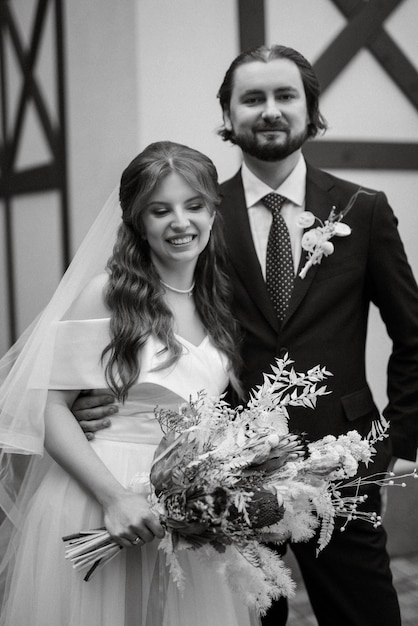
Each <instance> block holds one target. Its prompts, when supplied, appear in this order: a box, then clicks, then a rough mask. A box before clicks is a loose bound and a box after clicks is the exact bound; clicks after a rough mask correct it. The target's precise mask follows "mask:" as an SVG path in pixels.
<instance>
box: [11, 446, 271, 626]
mask: <svg viewBox="0 0 418 626" xmlns="http://www.w3.org/2000/svg"><path fill="white" fill-rule="evenodd" d="M92 445H93V447H94V448H95V450H96V452H97V454H98V455H99V456H100V457H101V458H102V459H103V460H104V462H105V463H106V465H107V466H108V467H109V468H110V470H111V471H112V473H113V474H114V475H115V476H116V477H117V478H118V480H119V481H120V482H121V483H122V484H124V485H128V484H129V483H130V482H131V480H132V478H133V477H134V476H136V477H141V476H146V475H147V474H148V472H149V468H150V464H151V460H152V457H153V454H154V450H155V446H154V445H147V444H144V443H130V442H115V441H107V440H100V439H99V438H98V439H97V440H95V441H94V442H93V444H92ZM102 526H103V517H102V511H101V507H100V506H99V505H98V504H97V503H96V502H95V501H94V500H93V499H92V498H91V497H90V496H89V494H88V493H86V492H85V491H84V490H83V489H82V488H81V487H80V486H79V485H78V483H77V482H76V481H74V480H73V479H72V478H71V477H70V476H69V475H68V474H67V473H66V472H65V471H64V470H62V469H61V468H60V467H59V466H58V465H57V464H56V463H54V462H51V463H50V467H49V469H48V471H47V473H46V475H45V477H44V478H43V480H42V483H41V484H40V486H39V488H38V489H37V491H36V493H35V495H34V496H33V498H32V500H31V503H30V505H29V507H28V511H27V515H26V516H25V522H24V525H23V528H22V532H21V533H19V535H17V536H15V538H14V540H15V541H16V542H17V551H16V556H15V557H14V559H13V562H12V567H11V568H10V570H11V571H10V573H9V579H8V583H7V590H6V600H5V604H4V606H3V610H2V614H1V619H0V624H1V626H28V625H29V624H30V625H31V626H198V625H199V626H221V625H222V626H257V625H258V624H259V619H258V618H257V616H256V615H255V613H254V612H252V611H250V610H248V609H247V608H246V607H245V606H244V604H243V602H242V600H241V599H240V598H238V597H237V596H234V594H233V593H232V592H231V591H230V589H229V587H228V586H227V585H226V584H225V582H224V581H223V580H222V579H221V578H220V577H219V575H217V572H216V569H215V564H214V563H211V561H210V559H205V560H204V561H202V560H201V559H200V558H199V554H198V552H195V551H190V550H185V551H183V552H182V553H181V558H180V561H181V565H182V568H183V571H184V574H185V578H186V581H185V589H184V592H181V591H180V590H179V589H178V587H177V585H176V583H175V582H174V581H173V580H172V579H171V577H170V575H169V573H168V570H167V567H166V562H165V555H164V553H163V552H162V551H161V550H158V543H157V541H154V542H152V543H147V544H145V545H144V546H143V547H132V548H131V549H123V550H121V551H120V553H119V554H118V555H117V556H116V557H115V558H114V559H113V560H112V561H111V562H109V563H108V564H107V565H106V566H105V567H104V568H103V569H101V570H100V571H98V572H97V573H96V574H95V575H94V576H93V577H92V578H91V579H90V580H89V581H88V582H85V581H84V580H83V573H82V572H79V571H75V570H74V569H73V568H72V566H71V563H70V562H69V561H68V560H66V559H65V544H64V543H63V541H62V537H63V536H65V535H68V534H72V533H75V532H78V531H79V530H87V529H91V528H99V527H102ZM224 558H228V551H227V552H226V553H225V555H224ZM218 559H219V557H218Z"/></svg>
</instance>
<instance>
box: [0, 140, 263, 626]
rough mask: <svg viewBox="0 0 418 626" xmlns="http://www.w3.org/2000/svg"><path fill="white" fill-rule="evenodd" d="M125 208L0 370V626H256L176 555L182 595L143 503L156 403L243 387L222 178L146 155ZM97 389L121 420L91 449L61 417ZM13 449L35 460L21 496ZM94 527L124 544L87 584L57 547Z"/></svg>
mask: <svg viewBox="0 0 418 626" xmlns="http://www.w3.org/2000/svg"><path fill="white" fill-rule="evenodd" d="M119 199H120V208H121V209H122V221H121V222H120V216H119V215H117V217H115V212H116V211H117V209H116V208H115V206H114V205H115V203H112V202H110V203H109V204H108V205H107V206H106V207H105V209H104V211H103V213H102V215H101V216H99V218H98V221H97V223H96V225H95V226H93V229H92V231H91V232H90V233H89V235H88V236H87V240H86V242H85V243H84V244H83V246H82V248H81V249H80V251H79V253H78V255H76V257H75V259H74V261H73V263H72V265H71V267H70V269H69V271H68V272H67V274H66V276H65V277H64V279H63V281H62V284H61V285H60V287H59V288H58V290H57V292H56V294H55V296H54V298H53V299H52V300H51V303H50V304H49V305H48V307H47V308H46V310H45V311H44V313H43V314H42V316H41V317H40V319H39V320H38V321H37V322H36V323H35V324H34V327H33V328H32V329H30V330H29V331H28V332H27V333H26V335H25V336H24V337H23V338H22V340H21V341H20V343H19V344H18V346H17V347H16V348H15V349H12V351H11V353H10V354H9V355H7V356H6V358H5V359H4V360H3V364H0V366H1V365H3V366H4V368H9V369H10V367H9V366H10V364H11V363H12V364H14V366H13V368H12V369H11V371H10V373H9V375H8V377H6V379H5V382H4V383H3V385H2V387H1V389H0V402H1V405H0V408H1V410H2V413H1V418H0V443H1V445H2V447H3V453H2V479H3V480H2V489H1V492H0V502H1V503H2V505H3V507H4V509H5V511H6V513H7V515H8V519H7V521H6V522H5V523H4V524H3V528H2V533H3V535H4V536H9V535H10V532H11V539H10V541H9V547H8V550H7V552H6V555H5V557H4V559H3V563H2V568H1V569H2V572H3V574H4V575H5V579H6V582H5V585H6V587H5V595H4V603H3V607H2V611H1V618H0V624H1V625H2V626H5V625H8V626H10V625H11V624H13V626H26V625H27V624H31V625H32V626H45V625H46V624H51V625H52V624H54V625H56V626H59V625H62V626H64V625H65V626H115V625H116V624H117V625H118V626H134V625H135V626H196V624H199V625H200V626H215V625H216V626H218V625H220V624H225V625H226V624H227V625H228V626H254V625H256V624H258V623H259V621H258V618H257V617H256V616H255V615H254V614H253V613H252V612H251V611H250V610H249V609H247V608H246V607H244V606H243V605H242V603H241V602H240V601H239V600H238V599H237V598H236V597H234V595H233V594H232V592H231V591H230V590H229V589H228V588H227V587H226V586H225V585H224V584H222V582H221V579H220V577H219V576H217V574H216V571H215V566H214V564H213V563H211V561H210V560H208V559H206V560H205V561H201V560H200V559H199V554H198V552H196V551H190V550H185V551H183V552H182V553H181V555H180V558H181V564H182V567H183V570H184V572H185V573H186V588H185V591H184V592H183V593H181V592H180V591H179V590H178V589H177V586H176V584H175V582H174V581H173V580H172V579H171V578H170V576H169V574H168V569H167V567H166V563H165V558H164V555H163V554H162V553H161V552H160V551H159V550H158V543H159V540H160V539H161V538H162V537H163V536H164V529H163V528H162V526H161V524H160V522H159V520H158V518H157V517H156V516H155V515H154V514H153V512H152V511H151V510H150V508H149V505H148V501H147V495H148V494H149V490H150V485H149V470H150V465H151V462H152V458H153V454H154V451H155V449H156V446H157V445H158V443H159V441H160V439H161V437H162V432H161V430H160V427H159V425H158V422H157V420H156V419H155V417H154V407H155V406H156V405H158V406H159V407H160V408H164V407H167V408H175V409H177V408H178V406H179V405H180V404H181V403H182V402H184V401H185V400H189V398H190V396H192V397H195V396H196V394H197V393H198V392H199V391H200V390H202V389H205V390H206V391H207V393H208V394H209V395H219V394H220V393H222V392H223V391H224V389H225V388H226V386H227V384H228V382H231V384H232V385H233V386H234V387H235V388H236V389H238V390H239V383H238V379H237V371H238V367H239V363H238V361H237V356H236V350H235V346H236V329H235V324H234V321H233V320H232V317H231V315H230V313H229V309H228V298H229V289H228V285H227V282H226V278H225V274H224V271H223V269H222V268H223V262H224V261H223V256H222V240H221V227H220V225H219V224H218V220H219V218H218V217H216V211H215V209H216V205H217V203H218V202H219V197H218V183H217V174H216V170H215V167H214V165H213V164H212V162H211V161H210V160H209V159H208V158H207V157H205V156H204V155H202V154H201V153H199V152H197V151H195V150H192V149H190V148H187V147H185V146H182V145H179V144H174V143H170V142H159V143H155V144H151V145H150V146H148V147H147V148H146V149H145V150H144V151H143V152H142V153H141V154H139V155H138V156H137V157H136V158H135V159H134V160H133V161H132V162H131V163H130V164H129V166H128V167H127V168H126V169H125V171H124V172H123V175H122V178H121V184H120V192H119ZM116 205H117V206H119V203H116ZM115 223H118V228H117V235H116V241H115V243H114V247H113V254H112V255H111V256H110V259H109V261H108V263H107V271H104V263H103V262H102V261H103V259H104V258H105V256H106V253H107V255H109V253H110V249H109V247H108V242H110V241H112V239H114V233H115ZM22 344H23V345H22ZM16 354H17V355H18V356H16ZM103 386H107V387H108V388H109V389H110V390H111V391H112V392H113V393H114V394H116V396H117V398H118V402H119V411H118V414H117V415H115V416H114V417H112V418H111V419H110V427H109V428H107V429H105V430H101V431H100V432H99V433H97V435H96V437H95V439H94V440H93V441H91V442H89V441H87V439H86V437H85V436H84V434H83V432H82V430H81V429H80V427H79V425H78V424H77V422H76V421H75V420H74V419H73V416H72V414H71V412H70V407H71V405H72V403H73V401H74V399H75V398H76V396H77V395H78V394H79V392H80V390H81V389H94V388H100V387H103ZM15 453H20V454H26V455H29V458H30V459H31V460H30V462H29V464H28V469H27V471H26V474H25V477H24V479H23V481H21V485H20V489H19V491H18V493H16V492H17V489H16V488H15V483H16V479H15V475H14V473H13V471H12V470H13V467H14V465H15V464H14V457H15ZM103 526H105V527H106V528H107V530H108V531H109V533H110V534H111V535H112V537H113V538H114V540H115V541H116V542H117V543H119V544H120V546H121V547H123V548H125V549H124V550H121V551H120V552H119V553H118V555H117V556H116V557H115V558H114V559H113V560H112V562H111V563H109V564H108V565H106V567H104V568H103V569H101V570H100V571H98V572H97V573H96V574H95V576H94V577H93V578H92V579H91V580H89V581H88V582H84V581H83V575H82V574H80V572H78V571H75V570H73V569H72V567H71V564H70V562H69V561H67V560H66V559H65V558H64V550H65V546H64V544H63V542H62V537H63V536H65V535H69V534H72V533H74V532H78V531H80V530H87V529H91V528H100V527H103ZM8 533H9V535H8ZM225 558H228V550H227V551H226V553H225Z"/></svg>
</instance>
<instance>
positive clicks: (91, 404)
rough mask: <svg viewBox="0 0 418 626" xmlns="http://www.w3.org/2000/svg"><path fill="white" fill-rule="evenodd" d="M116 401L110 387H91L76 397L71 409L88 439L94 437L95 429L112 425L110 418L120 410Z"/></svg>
mask: <svg viewBox="0 0 418 626" xmlns="http://www.w3.org/2000/svg"><path fill="white" fill-rule="evenodd" d="M115 401H116V400H115V398H114V396H113V395H112V394H111V392H110V391H109V390H108V389H89V390H88V391H82V392H81V393H80V395H79V396H78V397H77V398H76V400H75V401H74V404H73V406H72V408H71V411H72V413H73V415H74V417H75V418H76V419H77V421H78V423H79V424H80V426H81V428H82V429H83V431H84V433H85V435H86V437H87V439H93V438H94V433H95V431H97V430H101V429H103V428H108V427H109V426H110V420H109V419H108V418H109V417H110V416H111V415H114V414H115V413H117V412H118V407H117V406H116V404H115Z"/></svg>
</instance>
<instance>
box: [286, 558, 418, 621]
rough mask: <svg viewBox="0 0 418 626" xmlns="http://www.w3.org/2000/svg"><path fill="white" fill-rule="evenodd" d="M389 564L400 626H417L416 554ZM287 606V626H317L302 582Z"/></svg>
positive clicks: (417, 587)
mask: <svg viewBox="0 0 418 626" xmlns="http://www.w3.org/2000/svg"><path fill="white" fill-rule="evenodd" d="M391 563H392V573H393V579H394V584H395V587H396V590H397V592H398V595H399V602H400V605H401V615H402V626H417V624H418V552H417V553H414V554H413V555H408V557H405V556H402V557H392V560H391ZM289 606H290V611H289V619H288V622H287V626H318V622H317V621H316V619H315V618H314V617H313V616H312V613H311V608H310V604H309V600H308V597H307V594H306V591H305V589H304V587H303V583H302V581H298V591H297V592H296V596H295V597H294V598H293V599H292V600H291V602H290V603H289ZM359 626H361V625H359Z"/></svg>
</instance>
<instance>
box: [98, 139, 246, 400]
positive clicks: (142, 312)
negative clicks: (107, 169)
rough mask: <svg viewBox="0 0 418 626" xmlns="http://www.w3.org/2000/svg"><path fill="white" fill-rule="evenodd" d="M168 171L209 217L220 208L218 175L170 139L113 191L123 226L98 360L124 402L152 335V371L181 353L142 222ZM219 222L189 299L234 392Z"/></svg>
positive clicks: (149, 151)
mask: <svg viewBox="0 0 418 626" xmlns="http://www.w3.org/2000/svg"><path fill="white" fill-rule="evenodd" d="M173 172H174V173H176V174H179V175H180V176H182V177H183V178H184V180H185V181H186V182H187V183H188V184H189V185H190V187H192V188H193V189H194V190H196V191H197V193H198V194H199V195H200V196H201V197H202V198H203V199H204V201H205V203H206V206H207V209H208V211H209V213H210V214H211V215H213V214H214V213H215V210H216V206H217V205H218V204H219V202H220V196H219V185H218V176H217V171H216V168H215V166H214V164H213V163H212V161H211V160H210V159H209V158H208V157H206V156H205V155H204V154H202V153H200V152H198V151H197V150H193V149H192V148H188V147H187V146H183V145H181V144H177V143H172V142H169V141H162V142H156V143H153V144H150V145H149V146H148V147H147V148H146V149H145V150H144V151H143V152H141V153H140V154H139V155H138V156H137V157H136V158H135V159H133V161H132V162H131V163H130V164H129V165H128V167H127V168H126V169H125V171H124V172H123V174H122V178H121V183H120V191H119V199H120V205H121V208H122V224H121V225H120V227H119V230H118V233H117V239H116V244H115V246H114V249H113V255H112V256H111V258H110V259H109V262H108V266H107V267H108V272H109V281H108V286H107V289H106V293H105V300H106V304H107V306H108V307H109V308H110V310H111V322H110V331H111V341H110V343H109V345H108V346H107V347H106V348H105V350H104V351H103V355H102V357H104V356H105V355H106V354H109V359H108V362H107V365H106V369H105V373H106V380H107V383H108V385H109V387H110V388H111V390H112V391H113V392H114V393H115V394H116V395H117V397H118V398H119V399H120V400H122V401H123V400H125V398H126V395H127V392H128V390H129V388H130V387H131V386H132V385H133V384H134V383H135V382H136V381H137V379H138V375H139V369H140V350H141V348H142V346H143V345H144V344H145V342H146V341H147V339H148V338H149V337H150V335H154V336H155V337H157V338H158V339H159V340H160V341H161V343H162V344H163V346H164V352H166V354H167V358H166V359H165V360H164V361H163V363H162V364H161V365H160V366H159V367H157V368H156V369H163V368H166V367H169V366H170V365H173V364H174V363H176V362H177V361H178V359H179V358H180V355H181V353H182V349H183V348H182V346H181V344H180V343H179V342H178V340H177V339H176V337H175V334H174V332H173V315H172V313H171V311H170V309H169V308H168V307H167V305H166V303H165V301H164V297H163V288H162V286H161V283H160V277H159V275H158V273H157V270H156V269H155V267H154V265H153V263H152V261H151V255H150V247H149V244H148V242H147V240H146V239H145V232H144V227H143V222H142V215H143V212H144V210H145V208H146V206H147V201H148V199H149V197H150V196H151V195H152V193H153V192H154V190H155V189H156V187H157V185H158V184H159V183H160V182H161V181H162V180H163V179H164V178H165V177H166V176H168V175H169V174H171V173H173ZM220 220H221V217H220V215H219V214H217V216H216V219H215V220H214V223H213V227H212V231H211V236H210V239H209V243H208V244H207V246H206V248H205V249H204V250H203V251H202V253H201V254H200V255H199V258H198V261H197V265H196V269H195V276H194V277H195V288H194V290H193V296H194V300H195V305H196V309H197V311H198V314H199V316H200V319H201V320H202V323H203V325H204V326H205V328H206V331H207V333H208V335H209V336H210V338H211V339H212V341H213V343H214V344H215V346H216V347H217V348H219V349H220V350H221V351H222V352H223V353H224V354H225V355H226V356H227V358H228V360H229V364H230V372H229V374H230V380H231V384H232V386H233V387H234V389H235V390H236V391H238V392H239V393H240V392H241V387H240V384H239V381H238V371H239V369H240V359H239V356H238V327H237V324H236V322H235V320H234V319H233V317H232V315H231V308H230V303H231V288H230V285H229V280H228V278H227V273H226V264H225V263H226V262H225V257H226V254H225V244H224V239H223V233H222V225H221V223H220Z"/></svg>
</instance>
